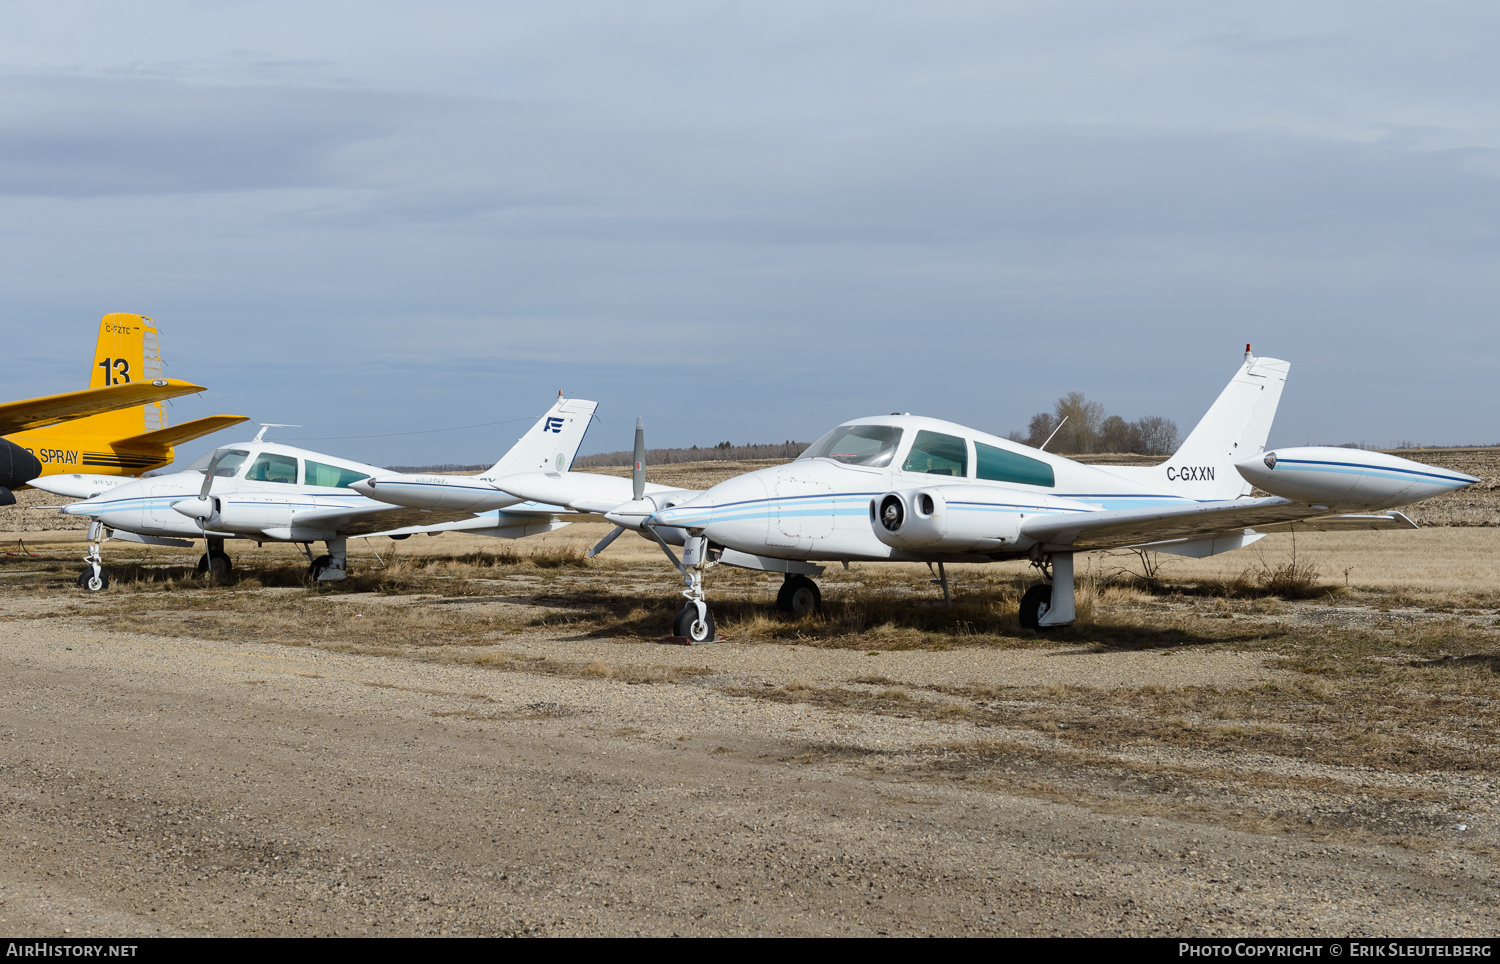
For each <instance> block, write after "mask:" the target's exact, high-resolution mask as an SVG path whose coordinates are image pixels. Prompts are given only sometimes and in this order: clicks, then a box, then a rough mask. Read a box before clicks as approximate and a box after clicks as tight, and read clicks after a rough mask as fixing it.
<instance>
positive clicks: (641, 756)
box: [0, 600, 1500, 936]
mask: <svg viewBox="0 0 1500 964" xmlns="http://www.w3.org/2000/svg"><path fill="white" fill-rule="evenodd" d="M41 608H44V607H42V606H41V604H38V603H37V602H35V601H27V600H10V601H7V602H6V603H5V604H4V612H0V617H4V618H5V619H7V620H8V621H7V622H5V624H4V626H5V636H6V637H7V641H6V642H5V643H4V646H5V666H6V680H5V685H4V699H3V701H0V774H3V780H0V787H3V805H0V930H4V931H5V932H8V933H11V934H17V935H21V934H34V935H41V934H59V933H65V934H68V935H70V936H88V935H105V934H116V935H118V934H139V935H153V934H213V935H252V934H254V935H259V934H266V935H311V934H318V935H378V934H399V935H410V934H422V935H434V934H454V935H460V934H464V935H501V934H536V935H634V934H644V935H673V934H677V935H684V936H686V935H711V934H765V935H842V934H855V935H874V934H891V935H919V934H920V935H927V934H931V935H947V936H954V935H967V934H989V935H1051V934H1080V935H1088V934H1097V935H1137V934H1138V935H1149V934H1157V935H1161V934H1196V935H1220V934H1223V935H1229V934H1243V935H1293V934H1309V935H1424V934H1426V935H1450V936H1456V935H1493V934H1495V933H1496V932H1497V930H1500V928H1497V924H1500V914H1497V905H1496V900H1495V896H1494V894H1495V889H1494V888H1495V883H1496V867H1495V862H1494V860H1493V857H1492V856H1490V855H1491V854H1493V852H1494V849H1493V847H1491V846H1488V845H1484V846H1475V845H1474V843H1473V842H1472V841H1471V842H1469V843H1467V845H1466V846H1464V847H1458V846H1453V847H1443V846H1438V847H1433V846H1424V847H1403V846H1398V845H1396V844H1394V843H1392V842H1390V841H1389V840H1387V839H1384V838H1382V839H1370V840H1360V839H1348V840H1341V839H1336V838H1335V839H1330V838H1329V837H1328V836H1327V835H1326V834H1322V835H1314V834H1313V833H1311V832H1308V833H1307V834H1303V833H1301V832H1299V831H1298V830H1296V829H1295V827H1289V826H1287V825H1285V824H1267V825H1266V829H1261V830H1255V829H1246V828H1245V826H1244V825H1243V824H1234V823H1232V822H1226V821H1217V820H1214V819H1209V818H1205V817H1203V816H1202V815H1198V816H1196V817H1193V818H1192V819H1188V817H1189V816H1192V814H1191V812H1190V811H1191V806H1190V805H1186V806H1185V808H1184V811H1183V814H1180V815H1179V814H1173V813H1171V812H1164V811H1163V809H1162V808H1161V807H1160V806H1156V805H1149V806H1148V805H1146V800H1147V798H1146V796H1144V795H1136V796H1131V795H1128V794H1126V795H1123V796H1118V797H1116V798H1112V800H1113V802H1111V803H1110V804H1109V805H1107V806H1102V805H1099V804H1098V803H1097V802H1094V803H1092V804H1085V803H1080V802H1078V801H1077V800H1075V799H1071V798H1070V797H1069V794H1068V793H1066V792H1050V793H1046V792H1040V791H1037V790H1036V785H1035V784H1034V783H1033V784H1027V786H1029V787H1031V789H1030V790H1028V791H1025V792H1022V790H1021V789H1020V788H1021V784H1017V783H1014V782H1012V783H1007V782H1005V781H1004V780H977V779H976V780H968V779H964V778H959V779H949V778H946V777H945V778H942V779H936V778H934V777H933V773H934V772H936V771H937V770H940V769H941V766H940V764H941V762H942V759H943V758H944V757H945V755H951V754H955V753H961V752H962V749H963V748H965V747H974V746H984V745H1008V744H1006V741H1012V742H1013V743H1014V745H1016V746H1021V747H1023V748H1024V747H1034V748H1036V749H1037V751H1038V752H1043V751H1045V750H1046V749H1047V747H1046V744H1047V743H1048V740H1049V737H1047V736H1046V735H1045V734H1040V733H1037V732H1034V731H1026V732H1024V733H1021V732H1017V733H1004V732H1000V731H999V729H998V728H989V729H981V728H977V727H976V726H975V725H974V724H972V723H969V722H965V721H963V720H958V721H955V722H951V723H950V722H943V721H942V720H940V719H930V718H928V719H918V718H907V719H902V718H899V717H897V716H892V715H889V714H879V713H872V712H861V711H858V710H855V709H838V708H832V709H829V708H817V707H814V706H810V705H806V704H798V703H789V702H776V701H768V700H762V699H756V698H752V697H746V696H739V695H733V694H734V693H736V692H744V691H745V690H746V689H747V688H750V687H755V686H772V685H785V684H786V682H787V681H788V680H789V679H798V680H806V681H809V682H816V681H818V680H830V681H839V682H843V683H846V684H848V685H857V684H849V683H848V681H850V680H857V679H859V678H861V677H867V676H869V675H870V674H871V673H872V672H878V673H879V674H881V676H882V677H886V678H890V679H895V680H902V681H907V680H917V679H926V680H934V681H939V682H941V681H943V680H962V681H965V682H983V681H985V680H989V679H995V680H1006V681H1010V682H1015V681H1016V680H1025V681H1026V682H1027V683H1028V685H1046V684H1049V683H1068V682H1073V683H1089V681H1095V682H1092V683H1089V685H1109V683H1110V680H1111V679H1116V678H1119V679H1123V678H1126V677H1129V676H1131V675H1132V674H1134V675H1135V676H1136V678H1139V675H1140V674H1142V673H1146V672H1150V673H1154V674H1157V677H1156V678H1160V677H1161V674H1168V673H1178V674H1186V676H1196V677H1197V678H1201V679H1214V680H1217V681H1220V682H1223V681H1226V680H1227V681H1230V682H1234V683H1244V682H1247V681H1253V680H1256V679H1261V678H1268V677H1270V676H1273V675H1275V673H1276V671H1275V670H1274V669H1271V668H1267V667H1266V666H1265V665H1263V663H1262V661H1261V660H1259V659H1254V658H1251V657H1248V656H1241V655H1237V654H1233V653H1175V654H1170V655H1162V654H1133V653H1126V654H1119V653H1116V654H1086V653H1082V652H1062V653H1046V652H1035V651H1025V652H1020V651H993V652H992V651H979V650H974V651H963V652H925V653H883V654H881V655H880V656H878V657H874V656H867V655H866V654H864V653H859V652H850V651H842V650H839V651H832V650H819V651H809V650H806V649H802V648H798V649H795V650H789V649H788V648H786V647H773V646H743V647H741V646H721V647H713V648H702V649H694V650H679V649H674V648H671V647H659V646H649V645H643V644H630V645H625V644H620V645H614V644H609V643H598V642H590V643H587V644H585V643H580V642H578V641H574V640H567V639H563V638H561V637H555V636H546V635H536V636H528V637H518V638H516V639H515V640H514V642H513V643H512V642H511V641H507V643H506V646H507V648H508V649H513V650H515V651H516V652H521V653H525V652H535V653H546V654H548V655H550V656H552V657H560V656H563V655H566V656H567V658H570V659H574V660H579V661H583V660H605V661H608V662H610V663H611V665H624V664H626V663H629V662H630V661H632V660H634V661H636V662H638V663H640V664H642V665H645V664H651V665H673V664H676V665H679V666H682V667H695V668H698V672H699V675H694V676H687V677H684V678H681V679H678V680H676V681H674V682H667V683H648V684H635V685H632V684H629V683H627V682H625V681H622V680H621V679H617V678H609V677H608V676H600V677H598V678H590V677H588V676H587V675H574V676H566V675H558V674H556V673H552V674H547V673H531V672H520V671H498V670H494V669H486V668H483V667H476V666H472V665H443V664H440V663H434V662H422V661H415V660H409V659H404V658H400V657H372V656H354V655H347V654H341V653H336V652H327V651H322V650H318V649H314V648H294V647H288V646H280V645H266V644H259V643H244V644H233V643H223V642H208V641H196V640H192V639H183V638H167V637H155V636H149V635H139V634H126V633H107V632H100V631H99V630H98V629H96V628H93V626H92V625H91V624H90V623H88V622H86V621H85V620H84V619H82V618H79V617H68V616H53V617H51V618H33V617H38V616H41V612H40V610H41ZM1147 661H1154V662H1151V663H1150V664H1149V665H1147ZM872 667H878V668H876V669H872ZM1183 678H1186V677H1183ZM923 698H926V697H923ZM933 698H937V697H933ZM1017 759H1019V758H1017ZM914 761H920V764H921V765H917V763H916V762H914ZM1019 765H1020V764H1019V763H1017V764H1016V766H1019ZM935 768H936V769H935ZM1305 776H1307V778H1308V779H1313V778H1317V779H1323V778H1324V777H1323V776H1319V775H1318V774H1310V775H1305ZM1324 776H1326V775H1324ZM1345 776H1347V775H1345ZM1324 782H1325V783H1326V782H1327V781H1326V779H1325V780H1324ZM1056 785H1057V786H1063V787H1065V786H1067V785H1068V784H1067V783H1066V781H1062V782H1058V783H1057V784H1056ZM1366 789H1368V788H1366ZM1277 792H1283V791H1277ZM1467 792H1471V793H1473V794H1479V795H1480V796H1483V795H1484V794H1486V793H1487V794H1489V799H1490V800H1491V801H1493V793H1494V788H1493V787H1489V788H1488V789H1487V790H1486V789H1485V788H1484V787H1470V788H1468V791H1467ZM1187 799H1188V800H1192V797H1188V798H1187ZM1296 805H1300V804H1296ZM1486 832H1489V833H1492V832H1493V831H1486ZM1486 839H1487V838H1486Z"/></svg>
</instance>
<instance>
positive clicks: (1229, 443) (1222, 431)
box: [1157, 345, 1292, 500]
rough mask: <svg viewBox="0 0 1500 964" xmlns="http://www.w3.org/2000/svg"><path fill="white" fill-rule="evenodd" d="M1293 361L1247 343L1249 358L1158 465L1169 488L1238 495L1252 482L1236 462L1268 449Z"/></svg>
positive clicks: (1199, 495) (1197, 494)
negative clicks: (1254, 350) (1259, 353)
mask: <svg viewBox="0 0 1500 964" xmlns="http://www.w3.org/2000/svg"><path fill="white" fill-rule="evenodd" d="M1291 368H1292V365H1291V362H1286V361H1282V360H1281V359H1279V358H1257V357H1256V356H1254V355H1252V354H1251V353H1250V346H1249V345H1246V346H1245V361H1244V363H1243V364H1242V365H1241V366H1240V370H1239V371H1238V372H1236V373H1235V375H1234V377H1233V378H1232V379H1230V380H1229V384H1228V385H1226V386H1224V391H1222V392H1220V393H1219V397H1218V398H1217V399H1216V400H1215V401H1214V403H1213V405H1211V406H1210V407H1209V409H1208V411H1207V412H1206V413H1205V414H1204V416H1203V418H1202V419H1200V420H1199V422H1198V424H1197V425H1196V426H1194V428H1193V430H1192V431H1191V432H1190V433H1188V437H1187V439H1186V440H1185V441H1184V442H1183V443H1182V445H1181V446H1180V447H1179V448H1178V449H1177V452H1176V454H1174V455H1173V456H1172V457H1171V458H1169V459H1167V461H1166V462H1165V463H1164V464H1163V465H1161V466H1158V467H1157V470H1158V471H1165V473H1166V483H1167V486H1168V488H1169V489H1170V490H1171V491H1172V492H1174V493H1176V494H1179V495H1185V496H1188V497H1189V498H1193V499H1202V500H1215V499H1235V498H1239V497H1240V496H1242V495H1249V494H1250V490H1251V486H1250V483H1248V482H1246V481H1245V480H1244V479H1243V478H1242V477H1241V476H1240V474H1239V472H1237V471H1235V468H1234V466H1235V463H1236V462H1242V461H1244V460H1245V459H1247V458H1251V457H1252V456H1255V455H1259V454H1260V453H1261V452H1264V451H1265V448H1266V438H1267V437H1268V436H1269V435H1270V434H1271V422H1272V421H1273V420H1274V419H1275V418H1276V408H1277V406H1278V405H1280V404H1281V390H1282V388H1283V387H1285V385H1286V378H1287V373H1288V372H1290V371H1291Z"/></svg>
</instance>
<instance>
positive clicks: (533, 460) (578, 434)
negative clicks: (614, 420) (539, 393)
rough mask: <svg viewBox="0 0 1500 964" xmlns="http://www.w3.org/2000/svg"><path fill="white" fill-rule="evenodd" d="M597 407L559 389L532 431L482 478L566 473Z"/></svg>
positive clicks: (597, 405)
mask: <svg viewBox="0 0 1500 964" xmlns="http://www.w3.org/2000/svg"><path fill="white" fill-rule="evenodd" d="M598 407H599V403H598V402H591V401H588V400H586V399H581V398H564V397H563V394H562V392H558V393H557V401H556V402H554V403H553V405H552V407H551V408H550V409H548V410H547V414H545V415H543V416H542V417H541V418H539V419H537V422H536V424H535V425H533V426H532V427H531V429H530V431H528V432H527V433H526V434H525V435H523V436H521V437H520V439H518V440H517V441H516V444H515V445H513V446H511V448H510V451H508V452H506V453H505V454H504V455H502V456H501V457H500V461H498V462H496V463H495V464H494V466H493V467H492V468H491V469H490V470H489V471H488V472H486V473H484V474H483V475H481V476H480V478H482V479H487V480H488V479H497V478H500V477H501V476H504V475H514V474H516V473H519V472H559V473H561V472H566V471H567V470H568V469H569V468H570V467H571V466H572V465H573V459H574V458H575V457H576V456H577V455H578V447H579V446H580V445H582V444H583V436H584V434H585V433H587V432H588V430H589V422H590V421H591V420H592V419H593V417H594V409H596V408H598Z"/></svg>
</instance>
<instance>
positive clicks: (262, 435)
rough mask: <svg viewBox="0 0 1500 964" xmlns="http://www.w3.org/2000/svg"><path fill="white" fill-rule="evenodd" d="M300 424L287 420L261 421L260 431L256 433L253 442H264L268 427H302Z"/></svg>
mask: <svg viewBox="0 0 1500 964" xmlns="http://www.w3.org/2000/svg"><path fill="white" fill-rule="evenodd" d="M301 427H302V426H300V425H290V424H288V423H286V422H261V423H260V431H259V432H256V433H255V438H253V439H251V440H250V441H252V442H264V441H265V440H266V429H268V428H301Z"/></svg>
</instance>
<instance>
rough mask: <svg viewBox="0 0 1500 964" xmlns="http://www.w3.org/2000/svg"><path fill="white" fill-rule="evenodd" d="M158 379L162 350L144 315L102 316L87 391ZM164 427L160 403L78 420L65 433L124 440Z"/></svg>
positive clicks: (160, 369)
mask: <svg viewBox="0 0 1500 964" xmlns="http://www.w3.org/2000/svg"><path fill="white" fill-rule="evenodd" d="M161 377H163V376H162V363H161V348H160V345H159V343H158V341H157V337H156V325H155V324H154V323H153V322H152V321H151V319H150V318H147V317H146V316H145V315H128V314H111V315H105V316H104V317H103V318H102V319H101V320H100V322H99V340H98V341H97V342H96V343H95V345H94V363H93V367H91V368H90V369H89V387H90V388H101V387H103V386H105V385H128V384H131V383H133V382H139V381H150V380H151V379H153V378H161ZM166 427H167V417H166V410H165V409H163V408H162V403H161V402H152V403H151V404H149V405H142V406H137V407H135V408H126V409H121V410H120V411H117V412H105V413H103V414H102V415H90V416H89V417H88V418H81V419H77V420H75V421H73V422H71V423H69V425H68V430H69V431H70V432H72V433H76V434H78V435H93V436H97V437H100V438H109V439H123V438H129V437H131V436H133V435H140V434H141V433H143V432H154V431H157V430H158V429H163V428H166Z"/></svg>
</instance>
